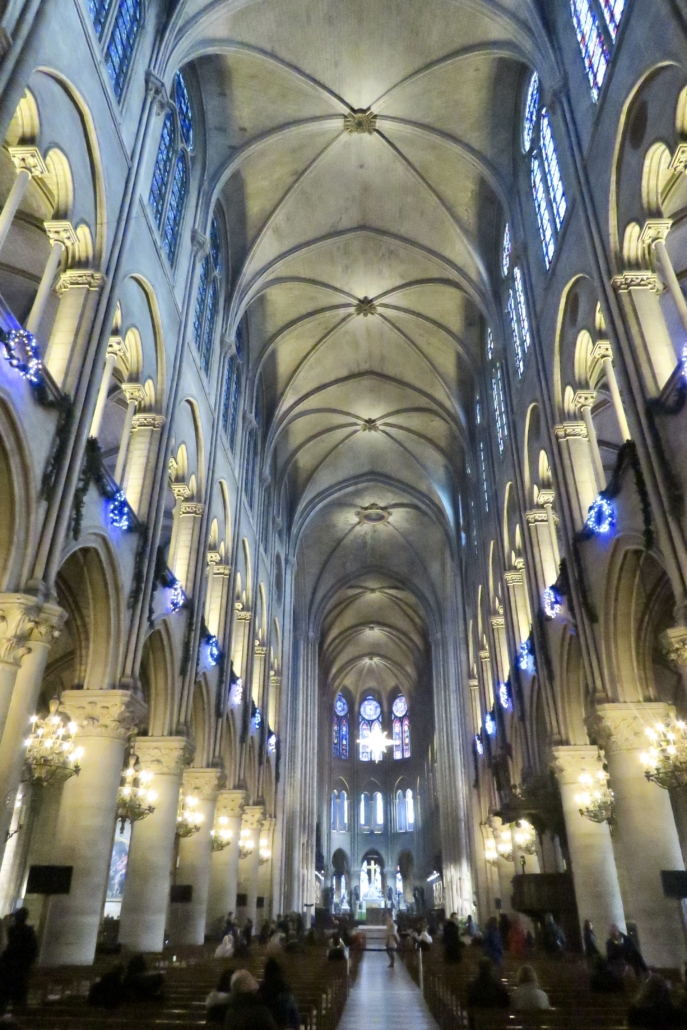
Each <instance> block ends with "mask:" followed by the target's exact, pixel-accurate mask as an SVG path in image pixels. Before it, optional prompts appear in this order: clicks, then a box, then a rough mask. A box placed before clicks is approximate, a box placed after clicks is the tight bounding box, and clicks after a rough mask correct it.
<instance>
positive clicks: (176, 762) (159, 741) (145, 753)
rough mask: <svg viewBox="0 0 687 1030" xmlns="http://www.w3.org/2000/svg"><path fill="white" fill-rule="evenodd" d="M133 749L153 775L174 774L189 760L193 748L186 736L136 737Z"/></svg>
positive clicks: (144, 766)
mask: <svg viewBox="0 0 687 1030" xmlns="http://www.w3.org/2000/svg"><path fill="white" fill-rule="evenodd" d="M134 750H135V752H136V754H137V755H138V759H139V762H140V764H141V766H142V767H143V768H144V769H148V770H149V771H150V772H152V773H153V774H154V775H155V776H175V775H178V774H179V773H181V772H182V770H183V769H184V768H185V767H186V766H187V765H188V763H189V762H190V761H191V759H192V758H193V751H194V748H193V744H192V743H191V742H190V741H189V740H188V739H187V738H186V737H137V738H136V741H135V745H134Z"/></svg>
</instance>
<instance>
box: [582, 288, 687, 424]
mask: <svg viewBox="0 0 687 1030" xmlns="http://www.w3.org/2000/svg"><path fill="white" fill-rule="evenodd" d="M612 285H613V288H614V289H615V291H616V292H617V293H618V296H619V298H620V300H621V302H622V303H623V306H624V308H625V313H626V315H627V317H628V322H629V323H630V327H631V330H632V332H633V335H634V337H635V339H636V340H637V341H639V342H640V345H639V347H638V349H637V358H638V361H639V364H640V367H641V370H642V376H643V379H644V386H645V389H646V390H647V392H648V393H649V394H650V395H655V394H657V393H660V392H661V390H662V389H663V387H664V386H665V384H666V383H667V382H668V380H669V379H670V377H671V375H672V374H673V372H674V371H675V347H674V346H673V341H672V340H671V338H670V334H669V333H668V327H667V326H666V322H665V319H664V317H663V311H662V310H661V301H660V294H661V293H662V291H663V287H662V285H661V283H660V282H659V279H658V276H657V275H656V273H655V272H652V271H651V269H630V270H628V271H625V272H623V273H622V275H616V276H614V278H613V280H612ZM642 342H643V344H644V346H643V347H642V346H641V344H642ZM596 346H597V347H598V346H599V344H597V345H596ZM604 346H606V347H607V348H608V351H609V352H610V350H611V347H610V344H609V343H605V344H604ZM594 349H595V350H596V347H595V348H594ZM609 358H610V353H609ZM614 403H615V399H614ZM621 428H622V423H621ZM623 439H625V440H627V439H629V437H627V436H623Z"/></svg>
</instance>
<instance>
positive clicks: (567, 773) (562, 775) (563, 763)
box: [551, 745, 600, 786]
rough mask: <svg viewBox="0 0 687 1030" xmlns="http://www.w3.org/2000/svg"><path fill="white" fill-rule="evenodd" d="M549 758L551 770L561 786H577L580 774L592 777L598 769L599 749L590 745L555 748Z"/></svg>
mask: <svg viewBox="0 0 687 1030" xmlns="http://www.w3.org/2000/svg"><path fill="white" fill-rule="evenodd" d="M551 756H552V757H551V768H552V769H553V771H554V772H555V774H556V777H557V779H558V782H559V783H560V784H561V786H579V781H580V776H581V774H582V773H585V772H586V773H590V775H592V776H593V775H594V774H595V773H596V772H597V771H598V770H599V769H600V765H599V749H598V748H596V747H592V746H590V745H587V746H581V747H576V746H575V745H572V746H571V747H555V748H553V749H552V751H551Z"/></svg>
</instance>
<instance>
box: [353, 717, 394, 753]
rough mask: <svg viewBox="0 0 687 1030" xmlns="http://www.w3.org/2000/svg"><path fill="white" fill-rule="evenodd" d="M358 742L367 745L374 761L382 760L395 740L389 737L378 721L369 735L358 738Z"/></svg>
mask: <svg viewBox="0 0 687 1030" xmlns="http://www.w3.org/2000/svg"><path fill="white" fill-rule="evenodd" d="M358 743H359V744H366V745H367V747H368V748H369V749H370V756H371V757H372V760H373V761H374V762H381V760H382V758H383V757H384V755H385V754H386V749H387V748H388V747H391V745H392V744H393V740H391V738H390V737H387V735H386V733H385V732H384V730H383V729H382V727H381V726H380V725H379V723H378V722H376V723H375V724H374V726H373V727H372V729H371V730H370V733H369V735H368V736H367V737H359V738H358Z"/></svg>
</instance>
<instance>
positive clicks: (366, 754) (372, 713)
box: [359, 696, 382, 762]
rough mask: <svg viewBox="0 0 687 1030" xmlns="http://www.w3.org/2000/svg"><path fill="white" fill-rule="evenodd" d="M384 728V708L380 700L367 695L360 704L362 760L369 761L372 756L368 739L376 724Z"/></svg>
mask: <svg viewBox="0 0 687 1030" xmlns="http://www.w3.org/2000/svg"><path fill="white" fill-rule="evenodd" d="M375 725H376V726H379V728H380V730H381V728H382V709H381V707H380V704H379V702H378V701H376V700H375V699H374V698H373V697H369V696H368V697H366V698H365V699H364V701H363V702H362V704H361V705H360V719H359V730H360V732H359V737H360V761H361V762H369V761H370V759H371V757H372V752H371V751H370V745H369V744H366V743H365V741H366V739H367V738H368V737H369V736H370V734H371V733H372V729H373V727H374V726H375Z"/></svg>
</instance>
